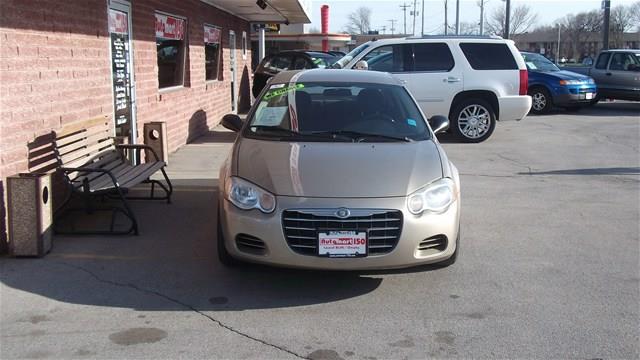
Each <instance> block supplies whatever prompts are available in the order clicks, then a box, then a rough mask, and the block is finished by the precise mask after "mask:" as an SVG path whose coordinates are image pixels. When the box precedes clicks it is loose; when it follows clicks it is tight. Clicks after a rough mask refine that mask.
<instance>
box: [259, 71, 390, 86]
mask: <svg viewBox="0 0 640 360" xmlns="http://www.w3.org/2000/svg"><path fill="white" fill-rule="evenodd" d="M294 75H297V76H298V77H297V79H295V81H296V82H342V83H344V82H347V83H374V84H385V85H402V83H401V82H400V81H399V80H398V79H396V78H395V77H393V76H392V75H391V74H389V73H385V72H379V71H363V70H342V69H310V70H297V71H282V72H280V73H278V74H277V75H275V76H274V77H273V79H272V80H271V84H281V83H289V82H291V80H292V78H293V76H294Z"/></svg>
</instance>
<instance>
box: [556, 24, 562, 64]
mask: <svg viewBox="0 0 640 360" xmlns="http://www.w3.org/2000/svg"><path fill="white" fill-rule="evenodd" d="M561 27H562V24H560V23H558V49H557V51H556V65H558V64H560V28H561Z"/></svg>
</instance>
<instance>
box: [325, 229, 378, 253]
mask: <svg viewBox="0 0 640 360" xmlns="http://www.w3.org/2000/svg"><path fill="white" fill-rule="evenodd" d="M318 255H320V256H328V257H362V256H367V233H366V232H363V231H361V232H358V231H326V232H319V233H318Z"/></svg>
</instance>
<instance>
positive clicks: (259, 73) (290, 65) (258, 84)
mask: <svg viewBox="0 0 640 360" xmlns="http://www.w3.org/2000/svg"><path fill="white" fill-rule="evenodd" d="M340 57H341V56H339V55H338V56H336V54H335V53H333V52H322V51H283V52H280V53H278V54H275V55H269V56H266V57H265V58H264V59H262V61H261V62H260V65H258V67H257V68H256V71H255V72H254V74H253V96H255V97H258V95H259V94H260V91H262V88H264V86H265V85H266V84H267V81H269V79H270V78H272V77H273V76H274V75H276V74H277V73H279V72H281V71H285V70H302V69H316V68H320V69H324V68H328V67H330V66H331V65H333V63H334V62H336V61H338V60H339V59H340Z"/></svg>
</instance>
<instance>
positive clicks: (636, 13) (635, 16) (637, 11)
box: [629, 1, 640, 31]
mask: <svg viewBox="0 0 640 360" xmlns="http://www.w3.org/2000/svg"><path fill="white" fill-rule="evenodd" d="M629 12H631V15H632V19H631V20H632V21H633V25H634V26H635V27H636V31H640V1H636V2H634V3H633V4H631V5H629Z"/></svg>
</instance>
